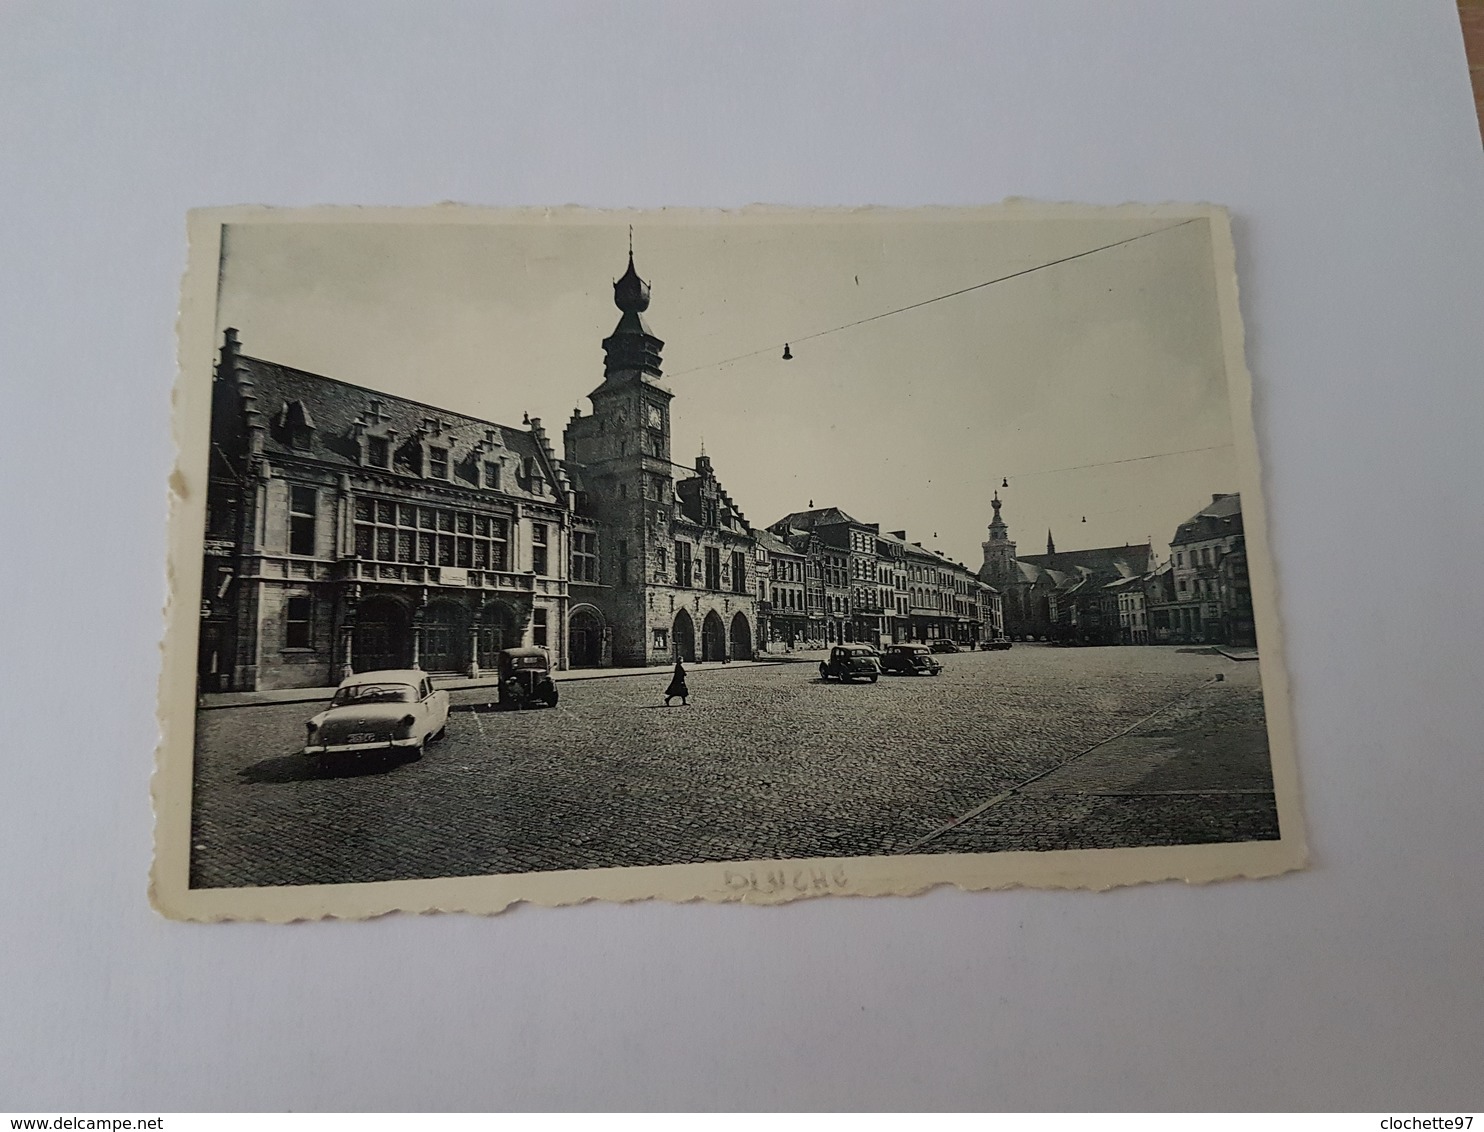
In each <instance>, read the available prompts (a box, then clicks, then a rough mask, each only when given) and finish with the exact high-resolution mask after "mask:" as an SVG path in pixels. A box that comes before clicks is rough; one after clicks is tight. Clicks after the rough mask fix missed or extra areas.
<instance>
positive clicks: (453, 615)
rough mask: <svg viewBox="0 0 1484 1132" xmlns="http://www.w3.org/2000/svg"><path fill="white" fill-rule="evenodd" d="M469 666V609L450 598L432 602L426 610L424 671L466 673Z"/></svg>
mask: <svg viewBox="0 0 1484 1132" xmlns="http://www.w3.org/2000/svg"><path fill="white" fill-rule="evenodd" d="M468 667H469V612H468V610H466V609H465V608H464V607H463V606H462V605H458V604H456V603H454V602H451V601H435V602H433V603H432V604H431V605H429V606H428V607H427V609H425V610H423V621H422V668H423V671H424V672H458V673H463V672H465V671H466V670H467V669H468Z"/></svg>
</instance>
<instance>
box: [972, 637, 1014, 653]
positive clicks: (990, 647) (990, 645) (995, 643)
mask: <svg viewBox="0 0 1484 1132" xmlns="http://www.w3.org/2000/svg"><path fill="white" fill-rule="evenodd" d="M979 647H980V648H982V649H985V650H987V651H995V652H997V651H999V650H1001V649H1007V648H1009V647H1010V638H1009V637H995V638H994V639H993V640H989V641H985V642H984V643H983V644H982V645H980V646H979Z"/></svg>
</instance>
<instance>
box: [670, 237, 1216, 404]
mask: <svg viewBox="0 0 1484 1132" xmlns="http://www.w3.org/2000/svg"><path fill="white" fill-rule="evenodd" d="M1197 219H1199V217H1191V218H1190V219H1189V220H1182V221H1180V222H1179V223H1177V224H1166V225H1165V226H1164V227H1163V228H1155V229H1153V230H1152V231H1149V232H1140V233H1139V234H1138V235H1137V236H1129V237H1127V238H1126V239H1122V240H1115V241H1113V243H1111V244H1103V245H1101V246H1100V247H1096V248H1088V249H1087V250H1086V251H1081V252H1077V253H1076V254H1074V255H1068V256H1062V257H1061V258H1060V259H1053V260H1050V261H1049V262H1047V263H1038V264H1036V266H1034V267H1025V268H1022V269H1021V270H1019V271H1012V272H1010V274H1008V275H1000V276H997V277H996V278H994V279H986V280H985V281H984V282H982V283H975V284H973V285H972V286H969V287H960V288H959V289H958V290H956V291H948V292H946V293H945V294H942V295H934V296H933V297H932V298H930V299H922V300H919V301H918V302H915V303H908V304H907V305H906V306H904V307H896V308H894V309H892V310H889V311H882V312H881V313H879V314H873V315H869V316H867V317H866V318H858V319H856V320H855V321H853V322H844V323H841V324H840V325H839V326H832V327H830V328H829V329H828V330H816V331H815V332H814V333H813V334H802V335H799V336H797V337H794V338H790V339H788V341H787V342H775V343H773V344H772V345H768V346H763V347H762V348H760V349H757V350H750V351H749V352H747V353H745V354H737V355H736V356H735V357H730V358H724V359H722V360H721V361H719V362H708V363H707V364H705V365H700V366H692V367H691V368H690V369H683V370H677V371H675V372H674V373H672V374H670V376H671V377H683V376H684V375H686V374H691V373H700V372H701V371H702V370H708V369H720V368H721V367H722V366H729V365H732V364H733V363H735V362H741V361H746V360H747V359H748V358H755V357H758V356H760V355H762V354H768V353H772V352H774V351H776V350H778V349H779V348H781V347H782V348H787V347H788V346H790V345H796V344H797V343H799V342H810V341H813V340H814V339H816V338H823V337H825V336H826V335H829V334H839V333H840V332H841V331H843V330H852V329H854V328H855V327H857V326H865V325H866V324H867V323H870V322H879V321H880V320H881V319H883V318H891V317H892V316H893V315H898V314H904V313H906V312H907V311H914V310H920V309H921V308H922V307H926V306H930V305H932V304H933V303H941V302H943V300H945V299H955V298H957V297H958V296H960V295H967V294H969V293H970V292H971V291H982V290H983V289H984V288H986V287H993V286H994V285H995V284H997V283H1005V282H1008V281H1009V280H1011V279H1019V278H1020V277H1021V276H1022V275H1030V274H1032V273H1033V272H1037V271H1045V270H1046V269H1047V268H1048V267H1056V266H1057V265H1059V264H1063V263H1071V262H1072V261H1073V260H1078V259H1084V258H1086V257H1087V256H1090V255H1097V254H1098V253H1099V252H1106V251H1109V250H1111V249H1113V248H1121V247H1123V246H1124V245H1125V244H1132V243H1134V242H1136V241H1138V240H1145V239H1148V238H1149V237H1150V236H1157V235H1159V234H1160V233H1161V232H1171V231H1174V230H1175V229H1176V228H1183V227H1184V226H1185V225H1187V224H1193V223H1195V221H1196V220H1197Z"/></svg>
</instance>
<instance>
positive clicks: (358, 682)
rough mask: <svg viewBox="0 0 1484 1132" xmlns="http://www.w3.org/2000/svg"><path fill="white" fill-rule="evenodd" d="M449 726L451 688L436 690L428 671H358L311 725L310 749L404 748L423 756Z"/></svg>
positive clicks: (323, 752)
mask: <svg viewBox="0 0 1484 1132" xmlns="http://www.w3.org/2000/svg"><path fill="white" fill-rule="evenodd" d="M447 726H448V693H447V692H443V691H437V690H435V689H434V688H433V682H432V681H431V680H430V679H428V674H427V673H426V672H419V671H417V670H416V669H405V670H397V671H389V672H358V673H356V674H355V675H354V676H351V677H349V678H347V679H346V680H344V681H342V682H341V684H340V687H339V688H337V689H336V690H335V698H334V699H333V700H331V701H330V706H329V707H328V708H326V709H325V710H324V711H322V712H320V713H319V714H318V715H316V716H314V717H313V718H312V719H311V720H310V721H309V722H308V723H307V724H306V725H305V728H306V734H305V738H304V753H305V754H306V755H333V754H342V753H344V754H348V753H353V752H356V751H386V750H401V751H405V752H406V753H408V754H410V755H411V756H412V757H413V758H417V757H419V756H420V755H421V754H422V749H423V747H424V746H425V745H426V744H428V743H430V742H432V741H434V740H436V739H441V738H442V737H443V733H444V729H445V728H446V727H447Z"/></svg>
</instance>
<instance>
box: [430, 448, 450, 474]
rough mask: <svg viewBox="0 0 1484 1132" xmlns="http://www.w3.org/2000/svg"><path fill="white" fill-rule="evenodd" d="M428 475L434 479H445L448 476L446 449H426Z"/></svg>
mask: <svg viewBox="0 0 1484 1132" xmlns="http://www.w3.org/2000/svg"><path fill="white" fill-rule="evenodd" d="M428 475H429V477H430V478H432V479H435V480H446V479H447V478H448V449H447V448H432V447H430V448H429V449H428Z"/></svg>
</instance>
